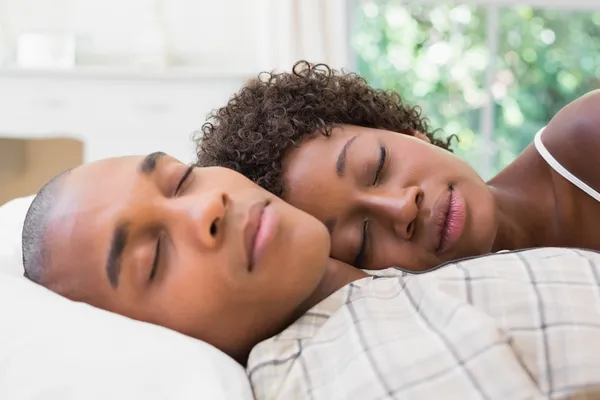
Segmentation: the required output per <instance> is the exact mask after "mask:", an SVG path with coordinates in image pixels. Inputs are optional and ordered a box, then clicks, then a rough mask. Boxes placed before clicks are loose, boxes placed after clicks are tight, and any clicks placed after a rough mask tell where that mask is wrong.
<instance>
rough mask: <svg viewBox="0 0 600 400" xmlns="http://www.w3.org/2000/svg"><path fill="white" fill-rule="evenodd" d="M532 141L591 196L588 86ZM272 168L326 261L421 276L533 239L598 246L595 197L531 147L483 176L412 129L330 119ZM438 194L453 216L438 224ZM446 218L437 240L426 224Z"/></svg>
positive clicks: (599, 139)
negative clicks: (449, 226) (320, 230)
mask: <svg viewBox="0 0 600 400" xmlns="http://www.w3.org/2000/svg"><path fill="white" fill-rule="evenodd" d="M349 142H350V144H349V145H348V143H349ZM542 142H543V143H544V145H545V146H546V148H547V149H548V151H549V152H550V153H551V154H552V155H553V156H554V158H555V159H557V160H558V161H559V162H560V163H561V164H562V165H563V166H564V167H565V168H566V169H567V170H569V171H570V172H571V173H572V174H574V175H575V176H576V177H578V178H579V179H581V180H582V181H584V182H585V183H587V184H588V185H589V186H591V187H592V188H594V189H595V190H597V191H600V157H599V156H598V155H599V154H600V91H594V92H591V93H589V94H587V95H585V96H583V97H581V98H579V99H577V100H576V101H574V102H572V103H570V104H569V105H567V106H566V107H564V108H563V109H562V110H561V111H560V112H559V113H557V115H556V116H555V117H554V118H553V119H552V120H551V121H550V122H549V124H548V126H547V127H546V128H545V130H544V132H543V136H542ZM344 147H346V149H345V154H344V157H340V156H341V154H342V153H344V152H343V151H342V150H343V149H344ZM341 158H343V159H344V161H343V163H341V164H342V165H343V168H342V169H343V171H340V166H341V165H340V159H341ZM383 159H385V160H383ZM382 160H383V161H384V162H383V163H380V161H382ZM283 171H284V172H283V179H284V182H285V184H286V192H285V194H284V199H285V200H286V201H288V202H289V203H290V204H292V205H294V206H296V207H298V208H300V209H302V210H304V211H306V212H308V213H309V214H311V215H314V216H316V217H317V218H318V219H319V220H321V221H323V222H324V223H325V224H326V226H327V227H328V228H329V230H330V233H331V235H332V253H331V254H332V257H334V258H337V259H339V260H342V261H344V262H347V263H351V264H354V265H356V266H359V267H362V268H369V269H380V268H385V267H388V266H390V265H395V266H399V267H403V268H406V269H409V270H413V271H426V270H428V269H430V268H432V267H434V266H436V265H438V264H440V263H442V262H444V261H448V260H451V259H456V258H461V257H467V256H473V255H480V254H486V253H488V252H494V251H499V250H512V249H522V248H529V247H541V246H568V247H583V248H590V249H596V250H600V224H599V223H598V222H599V221H600V203H599V202H598V201H596V200H595V199H593V198H592V197H590V196H589V195H588V194H586V193H585V192H583V191H582V190H581V189H579V188H577V187H576V186H574V185H573V184H572V183H570V182H569V181H567V180H566V179H564V178H563V177H562V176H560V175H559V174H558V173H557V172H555V171H554V170H553V169H552V168H551V167H550V166H549V165H548V164H547V163H546V161H545V160H544V159H543V158H542V157H541V156H540V154H539V153H538V151H537V150H536V148H535V147H534V145H533V144H531V145H529V146H528V147H527V148H526V149H525V151H523V153H522V154H521V155H520V156H519V157H518V158H517V159H516V160H515V161H514V162H513V163H511V164H510V165H509V166H508V167H506V168H505V169H504V170H503V171H501V172H500V173H499V174H498V175H497V176H495V177H494V178H492V179H491V180H490V181H488V182H484V181H483V180H482V179H481V178H480V177H479V176H478V175H477V174H476V173H475V171H474V170H473V169H472V168H471V167H470V166H469V165H468V164H466V163H465V162H464V161H462V160H460V159H459V158H458V157H456V156H455V155H453V154H452V153H449V152H447V151H445V150H443V149H440V148H438V147H436V146H433V145H431V144H430V143H429V139H428V138H427V137H426V136H425V135H422V134H420V132H414V135H413V136H410V135H401V134H397V133H395V132H390V131H385V130H379V129H373V128H364V127H358V126H352V125H341V126H339V127H336V128H334V129H333V131H332V134H331V136H323V135H312V136H310V137H309V138H308V139H306V140H304V141H303V142H302V143H301V144H300V146H298V147H297V148H294V149H292V150H290V152H289V153H288V154H287V155H286V157H285V158H284V170H283ZM450 195H451V196H452V197H449V198H450V199H451V201H452V202H455V203H456V204H458V206H456V207H455V211H456V210H458V211H456V213H455V215H454V217H453V218H450V217H447V219H446V221H445V222H444V221H442V222H441V223H440V222H439V219H440V217H439V216H438V214H439V213H440V207H439V205H440V204H444V201H443V200H445V199H446V200H447V198H448V196H450ZM315 199H318V201H315ZM441 208H442V209H443V207H441ZM451 209H452V208H451ZM436 212H437V213H438V214H436ZM446 212H448V210H447V209H446ZM446 215H447V216H448V215H449V214H446ZM441 219H442V220H443V219H444V218H441ZM451 219H452V221H454V222H456V226H459V229H457V230H456V232H458V233H456V232H455V236H454V237H451V240H450V239H448V237H445V238H444V239H441V240H442V241H444V240H446V239H448V240H447V241H446V242H447V243H449V244H448V245H447V246H444V245H441V244H440V234H439V232H437V231H436V229H438V230H439V229H442V230H443V229H444V228H443V227H442V228H439V227H437V225H439V224H442V225H444V223H448V221H449V220H451ZM452 221H451V222H452ZM365 222H366V224H365ZM454 222H453V223H454ZM432 232H433V233H432ZM436 232H437V234H438V235H437V236H436ZM442 236H443V235H442ZM365 237H366V240H365V239H364V238H365ZM363 242H364V243H363ZM361 249H362V255H361V256H360V257H357V254H358V253H361Z"/></svg>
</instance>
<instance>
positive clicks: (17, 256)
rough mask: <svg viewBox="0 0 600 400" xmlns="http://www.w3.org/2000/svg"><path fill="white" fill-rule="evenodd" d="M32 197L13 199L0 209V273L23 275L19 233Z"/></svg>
mask: <svg viewBox="0 0 600 400" xmlns="http://www.w3.org/2000/svg"><path fill="white" fill-rule="evenodd" d="M33 197H34V196H28V197H21V198H18V199H14V200H11V201H9V202H8V203H6V204H4V205H2V206H1V207H0V272H7V273H9V274H12V275H18V276H22V275H23V260H22V258H21V231H22V230H23V221H24V220H25V214H26V213H27V209H29V205H30V204H31V202H32V201H33Z"/></svg>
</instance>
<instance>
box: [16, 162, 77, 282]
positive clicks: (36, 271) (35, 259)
mask: <svg viewBox="0 0 600 400" xmlns="http://www.w3.org/2000/svg"><path fill="white" fill-rule="evenodd" d="M70 172H71V170H70V169H69V170H67V171H64V172H62V173H61V174H59V175H57V176H56V177H54V178H52V179H51V180H50V181H49V182H48V183H46V184H45V185H44V186H43V187H42V189H41V190H40V191H39V192H38V194H37V195H36V196H35V198H34V199H33V202H32V203H31V205H30V206H29V210H28V211H27V215H26V216H25V222H24V224H23V233H22V252H23V267H24V268H25V272H24V275H25V277H26V278H28V279H29V280H31V281H33V282H35V283H38V284H40V285H43V286H46V284H47V281H46V279H45V278H46V273H47V268H48V265H49V263H50V262H49V257H50V252H49V251H48V243H47V237H46V233H47V230H48V224H49V222H50V219H51V217H50V215H51V213H52V211H53V208H54V205H55V203H56V199H57V198H58V196H59V194H60V190H61V187H62V184H63V182H64V179H65V177H66V176H67V175H68V174H69V173H70Z"/></svg>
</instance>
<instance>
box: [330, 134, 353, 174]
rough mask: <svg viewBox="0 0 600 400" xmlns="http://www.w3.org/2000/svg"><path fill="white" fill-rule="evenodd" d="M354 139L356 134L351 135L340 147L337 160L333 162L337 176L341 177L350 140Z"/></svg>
mask: <svg viewBox="0 0 600 400" xmlns="http://www.w3.org/2000/svg"><path fill="white" fill-rule="evenodd" d="M354 139H356V136H353V137H351V138H350V139H348V141H347V142H346V143H345V144H344V147H342V150H341V151H340V154H339V155H338V158H337V162H336V163H335V170H336V172H337V174H338V176H339V177H342V176H343V175H344V170H345V169H346V156H347V154H348V149H349V148H350V145H351V144H352V142H354Z"/></svg>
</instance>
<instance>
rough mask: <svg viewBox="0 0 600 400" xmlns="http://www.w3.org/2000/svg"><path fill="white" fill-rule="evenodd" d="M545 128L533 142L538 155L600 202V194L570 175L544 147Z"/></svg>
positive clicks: (537, 134)
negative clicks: (543, 134) (543, 135)
mask: <svg viewBox="0 0 600 400" xmlns="http://www.w3.org/2000/svg"><path fill="white" fill-rule="evenodd" d="M545 128H546V127H544V128H542V129H540V130H539V131H538V133H536V134H535V139H534V141H533V143H534V144H535V148H536V149H537V151H538V153H540V155H541V156H542V158H543V159H544V160H546V162H547V163H548V165H549V166H550V167H551V168H552V169H553V170H555V171H556V172H557V173H559V174H560V175H561V176H562V177H563V178H565V179H566V180H568V181H569V182H571V183H572V184H573V185H575V186H577V187H578V188H579V189H581V190H583V191H584V192H585V193H587V194H588V195H590V196H591V197H593V198H594V199H596V200H597V201H599V202H600V193H598V192H597V191H596V190H594V189H593V188H592V187H590V186H589V185H588V184H586V183H585V182H583V181H582V180H581V179H579V178H577V177H576V176H575V175H573V174H572V173H570V172H569V171H568V170H567V169H566V168H565V167H563V166H562V165H561V164H560V163H559V162H558V161H557V160H556V159H555V158H554V157H552V154H550V152H549V151H548V149H546V146H544V143H542V132H543V131H544V129H545Z"/></svg>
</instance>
